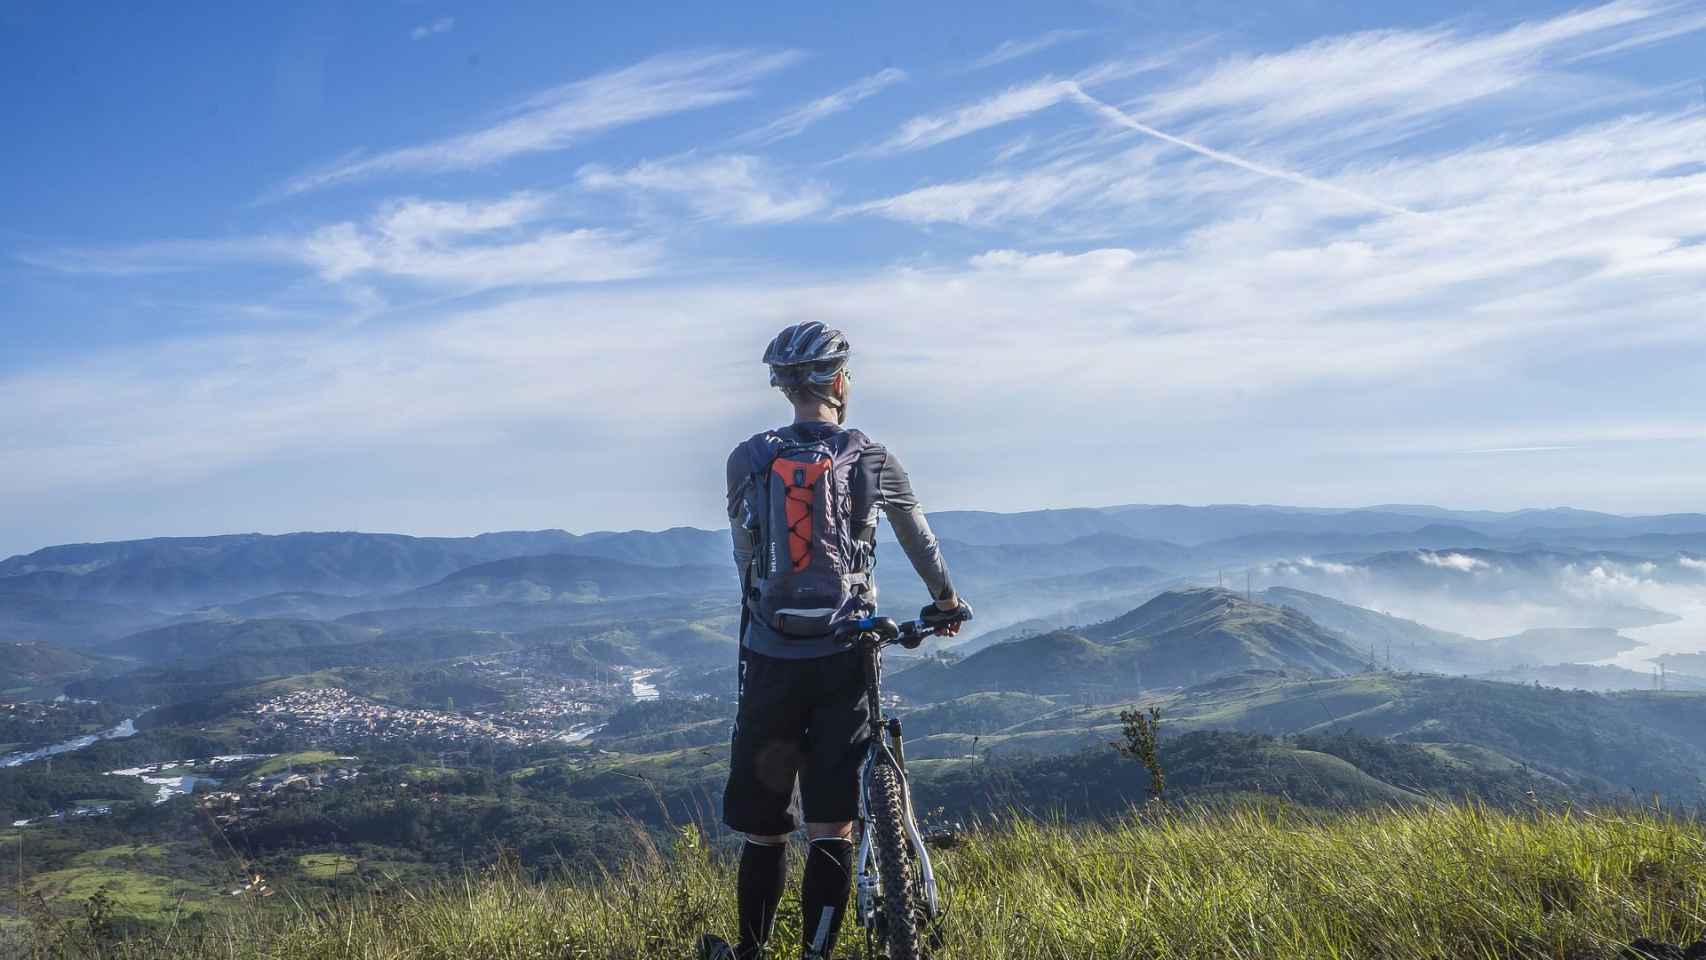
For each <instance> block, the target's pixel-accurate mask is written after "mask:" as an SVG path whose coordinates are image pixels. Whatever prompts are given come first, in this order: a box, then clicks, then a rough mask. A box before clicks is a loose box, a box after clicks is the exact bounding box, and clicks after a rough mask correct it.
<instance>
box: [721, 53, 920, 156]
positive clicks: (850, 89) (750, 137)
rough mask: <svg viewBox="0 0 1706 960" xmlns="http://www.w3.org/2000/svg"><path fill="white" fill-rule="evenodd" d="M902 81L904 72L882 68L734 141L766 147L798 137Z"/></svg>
mask: <svg viewBox="0 0 1706 960" xmlns="http://www.w3.org/2000/svg"><path fill="white" fill-rule="evenodd" d="M905 79H906V71H905V70H901V69H898V68H896V67H886V68H884V69H882V70H879V71H877V72H876V73H873V74H871V75H870V76H868V77H863V78H861V79H860V80H858V81H857V82H855V83H852V84H849V85H848V86H845V87H842V88H841V89H840V90H837V91H835V92H834V93H832V94H829V95H828V96H824V97H819V98H817V99H816V100H813V101H811V102H810V103H806V104H804V105H802V106H800V107H797V108H795V109H793V110H790V111H788V112H787V113H785V114H783V115H782V116H780V117H777V118H776V119H775V120H772V121H771V122H769V123H767V124H765V125H764V126H762V127H759V128H758V129H756V130H753V131H750V132H748V133H745V134H742V135H741V136H740V137H738V138H736V139H737V142H741V143H756V144H767V143H775V142H776V141H778V140H786V139H788V138H789V137H796V136H799V135H800V134H801V133H803V132H805V130H806V128H807V127H810V126H811V125H812V124H814V123H817V122H818V121H819V120H822V119H823V118H825V117H828V116H833V115H834V114H837V113H841V112H842V111H844V110H846V109H848V108H850V107H852V106H853V105H854V104H856V103H858V102H860V101H861V100H866V99H869V98H871V97H874V96H876V95H877V94H879V93H882V92H883V91H884V90H887V89H888V88H889V87H892V86H894V85H895V84H897V83H901V82H902V81H904V80H905Z"/></svg>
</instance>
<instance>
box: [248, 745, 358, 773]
mask: <svg viewBox="0 0 1706 960" xmlns="http://www.w3.org/2000/svg"><path fill="white" fill-rule="evenodd" d="M337 759H338V755H337V754H335V753H328V752H327V751H325V750H303V751H301V752H300V753H281V754H279V755H278V756H276V757H273V758H272V759H271V760H268V761H266V762H265V763H262V764H261V765H260V766H258V767H256V768H255V769H254V770H253V771H251V772H250V774H249V775H250V776H251V777H266V776H271V775H272V774H275V773H283V772H284V771H285V770H287V769H289V768H292V767H316V766H320V765H322V764H328V763H333V762H335V761H336V760H337Z"/></svg>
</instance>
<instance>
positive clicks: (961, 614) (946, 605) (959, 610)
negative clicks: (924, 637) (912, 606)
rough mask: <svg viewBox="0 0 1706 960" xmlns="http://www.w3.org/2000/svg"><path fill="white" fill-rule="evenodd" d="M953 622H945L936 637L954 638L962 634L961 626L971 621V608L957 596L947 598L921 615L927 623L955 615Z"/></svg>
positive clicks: (937, 631)
mask: <svg viewBox="0 0 1706 960" xmlns="http://www.w3.org/2000/svg"><path fill="white" fill-rule="evenodd" d="M954 614H958V616H954V618H953V619H952V620H945V621H944V622H943V623H942V624H941V625H940V626H938V627H937V628H936V636H938V637H952V636H955V635H957V634H958V633H959V632H960V624H962V623H964V622H965V621H967V620H970V619H971V607H969V606H967V605H966V604H965V603H964V602H963V601H962V600H960V598H959V597H957V596H947V597H943V598H942V599H940V600H938V601H936V602H935V603H934V604H932V605H930V606H927V607H925V608H924V611H923V613H921V614H920V616H921V617H923V619H924V621H925V622H926V623H930V622H933V621H935V620H937V619H938V618H940V617H943V616H944V615H954Z"/></svg>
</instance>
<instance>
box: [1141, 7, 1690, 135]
mask: <svg viewBox="0 0 1706 960" xmlns="http://www.w3.org/2000/svg"><path fill="white" fill-rule="evenodd" d="M1703 26H1706V23H1691V22H1688V21H1686V20H1679V19H1678V18H1677V17H1676V16H1675V8H1674V7H1672V6H1669V5H1655V4H1650V3H1644V2H1639V0H1614V2H1612V3H1606V4H1603V5H1600V6H1596V7H1589V8H1585V9H1580V10H1576V11H1572V12H1570V13H1566V14H1562V15H1559V16H1556V17H1551V18H1548V19H1537V20H1528V21H1523V22H1520V23H1517V24H1514V25H1512V26H1509V27H1506V28H1504V29H1500V30H1491V31H1484V32H1480V33H1474V32H1470V31H1468V30H1466V29H1465V28H1462V27H1452V26H1442V27H1434V28H1426V29H1413V30H1373V31H1365V32H1361V33H1353V34H1346V35H1341V36H1333V37H1326V38H1322V39H1320V40H1316V41H1314V42H1311V43H1308V44H1304V45H1302V46H1299V47H1296V48H1293V49H1291V50H1286V51H1282V52H1279V53H1270V54H1261V55H1235V56H1231V57H1227V58H1224V59H1222V60H1221V61H1220V62H1218V63H1216V64H1215V65H1214V66H1213V67H1211V68H1209V69H1207V70H1206V71H1203V72H1201V73H1200V74H1198V75H1196V76H1194V77H1192V78H1190V79H1189V80H1188V81H1186V82H1184V83H1177V84H1173V85H1170V86H1165V87H1162V88H1160V89H1157V90H1155V91H1153V92H1151V93H1149V94H1147V95H1145V96H1144V97H1142V98H1140V99H1139V100H1137V101H1136V102H1134V103H1132V104H1128V105H1124V106H1126V108H1127V109H1128V110H1129V111H1130V112H1132V113H1134V114H1136V115H1138V116H1141V117H1143V118H1145V119H1146V121H1149V122H1155V123H1167V122H1172V123H1179V122H1189V123H1192V124H1197V123H1201V124H1203V125H1204V126H1205V127H1206V128H1207V129H1209V130H1213V131H1217V132H1219V133H1222V134H1228V133H1235V134H1238V135H1242V136H1254V137H1260V138H1263V139H1265V140H1270V141H1281V140H1283V139H1284V138H1288V137H1298V138H1300V139H1301V140H1302V141H1303V142H1302V143H1300V144H1299V145H1298V147H1299V148H1301V147H1302V146H1303V144H1304V143H1306V144H1307V145H1308V148H1309V149H1313V150H1316V151H1319V150H1321V149H1322V147H1323V146H1325V145H1329V144H1345V143H1354V142H1358V141H1362V142H1363V145H1369V144H1380V143H1386V142H1391V141H1392V140H1394V139H1398V138H1402V137H1406V136H1409V135H1412V134H1414V133H1416V132H1418V131H1420V130H1424V129H1428V128H1430V127H1431V126H1432V125H1433V124H1435V123H1437V122H1438V120H1439V119H1440V118H1441V117H1442V116H1445V115H1447V114H1448V113H1452V112H1456V111H1461V110H1462V109H1465V108H1466V107H1468V106H1470V105H1472V104H1476V103H1478V102H1482V101H1487V100H1489V99H1490V98H1494V97H1498V96H1508V95H1510V94H1513V93H1516V92H1518V91H1521V92H1523V93H1524V95H1525V96H1527V97H1529V99H1530V100H1531V101H1532V102H1535V103H1550V102H1553V101H1557V102H1558V103H1560V104H1564V103H1568V102H1569V101H1572V100H1575V99H1578V98H1579V97H1580V95H1581V93H1582V91H1581V90H1580V89H1578V88H1576V87H1574V86H1572V85H1571V84H1570V83H1568V82H1567V81H1566V78H1565V77H1564V76H1563V75H1561V74H1560V73H1559V72H1558V71H1559V68H1560V67H1562V66H1563V65H1564V64H1566V63H1568V62H1569V61H1570V60H1571V59H1573V58H1575V57H1577V56H1580V55H1582V54H1584V53H1588V52H1592V51H1596V50H1600V51H1603V50H1606V49H1608V45H1610V47H1616V48H1621V47H1622V46H1623V45H1625V44H1631V43H1634V44H1646V43H1651V42H1657V40H1658V39H1660V38H1663V37H1669V36H1675V35H1678V33H1679V32H1683V31H1687V30H1694V29H1700V28H1701V27H1703ZM1599 86H1600V87H1602V86H1603V85H1599ZM1294 149H1295V148H1294Z"/></svg>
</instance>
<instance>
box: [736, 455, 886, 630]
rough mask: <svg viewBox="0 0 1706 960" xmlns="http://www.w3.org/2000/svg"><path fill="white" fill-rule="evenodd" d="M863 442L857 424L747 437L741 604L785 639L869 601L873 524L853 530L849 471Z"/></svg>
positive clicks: (857, 612) (824, 625) (859, 612)
mask: <svg viewBox="0 0 1706 960" xmlns="http://www.w3.org/2000/svg"><path fill="white" fill-rule="evenodd" d="M867 443H869V441H868V440H866V439H865V435H864V434H862V433H860V432H858V431H857V430H847V431H842V432H839V433H836V434H832V435H831V436H828V437H825V438H823V439H820V440H798V441H796V440H788V439H786V438H784V437H782V436H779V435H777V434H775V433H766V434H760V435H758V436H756V437H754V438H752V440H750V441H748V443H747V451H748V454H749V456H750V458H751V461H752V465H753V472H752V477H751V480H750V482H749V483H748V484H747V492H746V519H745V522H746V526H747V528H748V529H749V530H750V531H752V534H753V544H754V546H753V553H752V567H751V569H750V570H749V571H748V575H747V577H746V584H745V591H746V604H747V607H748V609H749V610H750V612H751V615H752V616H753V617H755V618H756V619H757V620H758V621H759V622H761V623H763V624H765V625H766V626H768V627H770V628H771V629H772V630H775V631H776V632H777V633H779V634H781V635H782V636H784V637H822V636H824V635H826V634H828V633H830V632H832V631H833V630H834V629H835V627H836V626H837V625H838V624H840V623H841V622H842V621H843V620H847V619H853V618H857V617H860V616H864V615H866V614H867V613H868V612H869V610H870V609H871V608H872V607H873V606H874V604H873V602H872V600H873V598H874V594H875V585H874V584H873V583H872V582H871V567H872V559H873V557H874V555H875V552H874V550H873V546H872V544H873V541H874V536H872V535H873V534H874V533H875V532H876V531H875V527H874V526H872V527H871V528H870V529H869V530H866V531H855V530H854V529H853V524H854V510H853V495H852V479H853V472H854V470H855V468H856V467H857V465H858V462H859V456H860V454H861V453H863V452H864V450H865V446H866V444H867Z"/></svg>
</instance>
